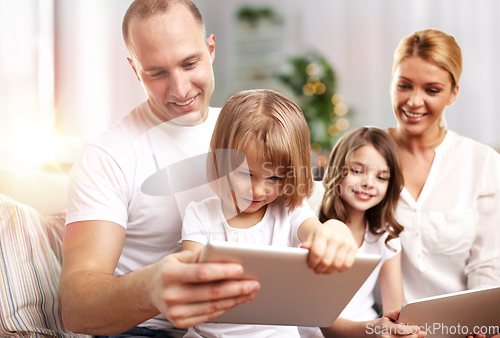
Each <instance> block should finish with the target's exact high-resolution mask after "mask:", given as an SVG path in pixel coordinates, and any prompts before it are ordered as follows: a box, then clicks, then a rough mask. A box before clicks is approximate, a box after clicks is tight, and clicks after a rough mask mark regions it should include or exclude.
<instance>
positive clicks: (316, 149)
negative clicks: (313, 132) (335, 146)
mask: <svg viewBox="0 0 500 338" xmlns="http://www.w3.org/2000/svg"><path fill="white" fill-rule="evenodd" d="M321 150H322V148H321V145H319V144H318V143H313V144H311V151H312V153H313V154H316V155H318V154H319V153H321Z"/></svg>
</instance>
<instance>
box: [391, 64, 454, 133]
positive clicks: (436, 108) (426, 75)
mask: <svg viewBox="0 0 500 338" xmlns="http://www.w3.org/2000/svg"><path fill="white" fill-rule="evenodd" d="M451 87H452V82H451V75H450V74H449V73H448V72H447V71H446V70H444V69H443V68H441V67H439V66H436V65H435V64H433V63H430V62H427V61H425V60H423V59H422V58H419V57H411V58H408V59H405V60H403V61H402V62H401V63H400V64H399V65H398V66H397V68H396V70H395V71H394V75H393V80H392V83H391V97H392V106H393V109H394V113H395V114H396V118H397V119H398V125H399V126H400V127H402V128H403V130H404V131H405V132H406V133H408V134H411V135H414V136H417V135H422V134H423V133H425V132H427V131H429V132H431V133H432V132H439V120H440V119H439V118H440V116H441V115H442V114H443V111H444V109H445V107H446V106H449V105H451V104H453V102H455V100H456V98H457V95H458V85H457V86H455V88H454V89H453V90H452V88H451Z"/></svg>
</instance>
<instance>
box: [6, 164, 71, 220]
mask: <svg viewBox="0 0 500 338" xmlns="http://www.w3.org/2000/svg"><path fill="white" fill-rule="evenodd" d="M67 185H68V176H66V175H54V174H47V173H42V172H37V171H22V170H11V169H0V194H2V195H5V196H9V197H11V198H13V199H15V200H16V201H18V202H21V203H24V204H27V205H29V206H31V207H33V208H35V209H36V210H37V211H38V212H39V213H41V214H42V215H43V216H48V215H52V214H54V213H57V212H60V211H64V210H66V209H65V208H66V196H67V191H66V189H67Z"/></svg>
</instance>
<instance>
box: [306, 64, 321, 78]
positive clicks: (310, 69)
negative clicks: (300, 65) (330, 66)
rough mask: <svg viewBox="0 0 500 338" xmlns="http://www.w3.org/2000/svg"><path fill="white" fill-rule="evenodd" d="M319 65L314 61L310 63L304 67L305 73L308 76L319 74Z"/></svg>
mask: <svg viewBox="0 0 500 338" xmlns="http://www.w3.org/2000/svg"><path fill="white" fill-rule="evenodd" d="M319 70H320V69H319V66H318V65H317V64H315V63H310V64H309V65H308V66H307V67H306V72H307V75H309V76H316V75H318V74H319Z"/></svg>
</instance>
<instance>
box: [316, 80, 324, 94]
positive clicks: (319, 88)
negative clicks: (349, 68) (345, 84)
mask: <svg viewBox="0 0 500 338" xmlns="http://www.w3.org/2000/svg"><path fill="white" fill-rule="evenodd" d="M325 90H326V86H325V85H324V84H323V83H321V82H317V83H315V84H314V85H313V91H314V94H316V95H321V94H323V93H324V92H325Z"/></svg>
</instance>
